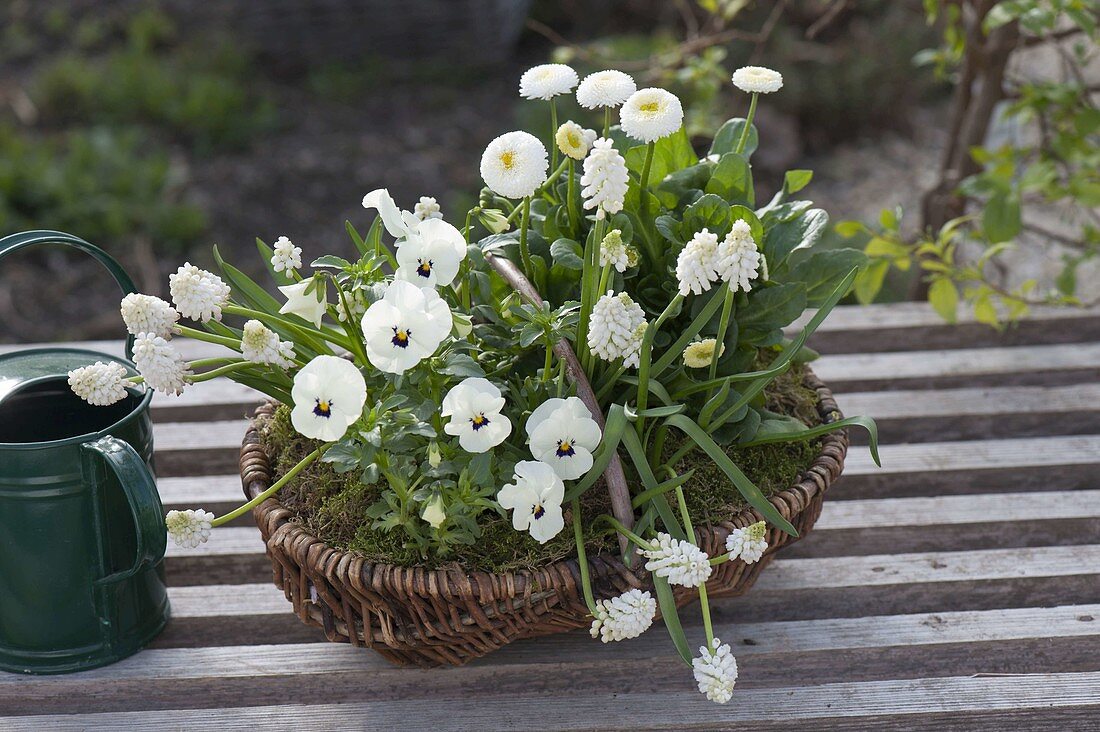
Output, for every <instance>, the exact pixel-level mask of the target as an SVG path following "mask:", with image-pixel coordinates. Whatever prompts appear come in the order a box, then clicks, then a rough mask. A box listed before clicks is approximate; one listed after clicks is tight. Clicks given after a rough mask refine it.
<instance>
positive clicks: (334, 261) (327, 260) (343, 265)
mask: <svg viewBox="0 0 1100 732" xmlns="http://www.w3.org/2000/svg"><path fill="white" fill-rule="evenodd" d="M309 266H310V267H325V268H326V269H349V268H350V267H351V262H349V261H348V260H346V259H344V258H343V257H337V256H336V255H334V254H326V255H325V256H323V257H318V258H317V259H314V260H313V261H312V262H310V263H309Z"/></svg>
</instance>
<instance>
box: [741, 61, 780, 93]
mask: <svg viewBox="0 0 1100 732" xmlns="http://www.w3.org/2000/svg"><path fill="white" fill-rule="evenodd" d="M732 81H733V85H734V86H736V87H737V88H738V89H740V90H741V91H743V92H748V93H750V94H771V93H772V92H777V91H779V90H780V89H782V88H783V74H781V73H779V72H778V71H773V70H772V69H769V68H765V67H764V66H742V67H741V68H739V69H738V70H737V71H734V72H733V79H732Z"/></svg>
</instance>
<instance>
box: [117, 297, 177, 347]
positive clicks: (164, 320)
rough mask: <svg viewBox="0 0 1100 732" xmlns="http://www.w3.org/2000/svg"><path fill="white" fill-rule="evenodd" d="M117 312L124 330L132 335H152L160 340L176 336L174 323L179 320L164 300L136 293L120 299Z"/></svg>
mask: <svg viewBox="0 0 1100 732" xmlns="http://www.w3.org/2000/svg"><path fill="white" fill-rule="evenodd" d="M119 311H120V312H121V313H122V322H123V323H125V324H126V330H127V331H128V332H130V333H131V334H132V335H137V334H138V333H152V334H154V335H159V336H160V337H161V338H171V337H172V336H173V335H175V334H176V323H178V322H179V319H180V316H179V313H177V312H176V309H175V308H174V307H172V306H171V305H170V304H168V303H167V302H165V301H164V300H161V299H160V298H159V297H153V296H152V295H142V294H139V293H137V292H131V293H130V294H129V295H127V296H126V297H124V298H122V304H121V305H120V306H119Z"/></svg>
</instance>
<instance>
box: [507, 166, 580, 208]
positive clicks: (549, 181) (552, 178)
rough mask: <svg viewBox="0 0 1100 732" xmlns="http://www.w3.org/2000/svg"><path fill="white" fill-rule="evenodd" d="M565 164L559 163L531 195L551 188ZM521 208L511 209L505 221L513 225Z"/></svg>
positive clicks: (536, 194) (539, 193) (563, 169)
mask: <svg viewBox="0 0 1100 732" xmlns="http://www.w3.org/2000/svg"><path fill="white" fill-rule="evenodd" d="M565 163H566V161H565V160H563V161H561V165H559V166H558V167H557V168H555V169H554V172H553V173H551V174H550V177H549V178H547V179H546V181H545V182H544V183H543V184H542V185H541V186H539V187H538V188H536V189H535V192H534V194H532V195H535V196H540V195H542V194H543V193H545V192H546V189H547V188H549V187H550V186H552V185H553V184H554V181H556V180H557V179H558V178H560V177H561V174H562V173H563V172H564V171H565V167H566V166H565ZM522 208H523V207H522V206H516V207H515V208H513V209H512V211H511V212H510V213H509V214H508V218H507V221H508V222H509V223H514V222H515V220H516V215H518V214H519V213H520V211H521V210H522Z"/></svg>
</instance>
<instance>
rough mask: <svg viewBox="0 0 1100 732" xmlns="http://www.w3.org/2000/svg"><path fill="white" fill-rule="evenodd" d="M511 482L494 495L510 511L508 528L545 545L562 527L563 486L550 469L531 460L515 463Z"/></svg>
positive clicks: (544, 464) (563, 519)
mask: <svg viewBox="0 0 1100 732" xmlns="http://www.w3.org/2000/svg"><path fill="white" fill-rule="evenodd" d="M512 480H514V481H515V482H514V483H508V484H507V485H505V486H504V487H503V488H501V489H500V492H499V493H497V503H499V504H500V506H501V508H503V509H505V510H507V511H511V512H512V528H514V529H515V530H516V531H527V532H530V534H531V538H533V539H534V540H535V541H537V542H538V543H540V544H545V543H546V542H548V541H550V540H551V539H553V538H554V537H555V536H557V535H558V533H559V532H560V531H561V530H562V529H563V528H565V518H564V517H563V516H562V512H561V502H562V500H563V499H564V498H565V484H564V483H562V480H561V478H560V477H559V476H558V475H557V473H555V472H554V469H553V468H551V467H550V466H549V465H547V464H546V463H540V462H535V461H534V460H521V461H519V462H518V463H516V467H515V475H514V476H513V478H512Z"/></svg>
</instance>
